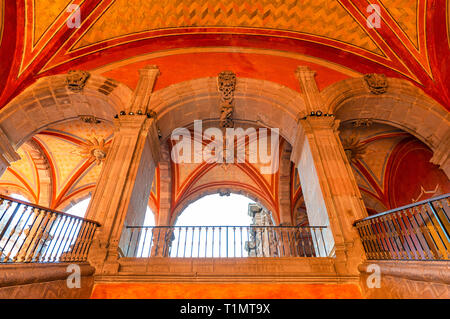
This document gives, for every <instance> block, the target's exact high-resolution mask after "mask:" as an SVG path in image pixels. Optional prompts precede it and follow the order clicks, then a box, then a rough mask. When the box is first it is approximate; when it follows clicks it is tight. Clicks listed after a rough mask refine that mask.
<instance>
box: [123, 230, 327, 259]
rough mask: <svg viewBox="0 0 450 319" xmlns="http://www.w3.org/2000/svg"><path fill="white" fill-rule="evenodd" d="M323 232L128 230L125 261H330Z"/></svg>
mask: <svg viewBox="0 0 450 319" xmlns="http://www.w3.org/2000/svg"><path fill="white" fill-rule="evenodd" d="M324 230H326V227H321V226H317V227H295V226H293V227H290V226H157V227H152V226H128V227H126V231H125V232H124V235H125V237H126V239H125V240H124V239H123V242H124V244H123V245H121V250H122V253H123V255H124V256H125V257H154V256H159V257H178V258H179V257H181V258H183V257H185V258H197V257H209V258H227V257H228V258H236V257H327V256H328V252H327V245H326V243H325V241H324V234H323V231H324ZM124 235H123V236H124Z"/></svg>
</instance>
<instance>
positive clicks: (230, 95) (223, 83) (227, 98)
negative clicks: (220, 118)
mask: <svg viewBox="0 0 450 319" xmlns="http://www.w3.org/2000/svg"><path fill="white" fill-rule="evenodd" d="M217 86H218V89H219V92H220V93H221V94H222V95H221V100H222V104H223V105H230V106H231V105H232V104H233V100H234V91H235V89H236V74H234V73H233V72H232V71H222V72H220V73H219V76H218V78H217Z"/></svg>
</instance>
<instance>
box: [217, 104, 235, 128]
mask: <svg viewBox="0 0 450 319" xmlns="http://www.w3.org/2000/svg"><path fill="white" fill-rule="evenodd" d="M220 125H221V126H222V127H225V128H226V127H234V122H233V107H232V106H229V107H226V106H222V109H221V110H220Z"/></svg>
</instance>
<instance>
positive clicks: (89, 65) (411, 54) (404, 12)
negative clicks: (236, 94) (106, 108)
mask: <svg viewBox="0 0 450 319" xmlns="http://www.w3.org/2000/svg"><path fill="white" fill-rule="evenodd" d="M0 2H1V3H2V6H0V8H2V9H1V16H2V17H4V16H5V17H8V19H3V18H2V21H3V24H2V28H1V34H2V38H1V47H0V55H1V56H2V57H3V58H2V59H1V61H0V66H1V68H0V107H3V106H4V105H6V104H7V102H8V101H10V100H11V99H12V98H13V97H14V96H16V95H17V94H19V93H20V92H21V91H22V90H23V89H24V88H25V87H27V86H29V85H30V84H31V83H33V82H34V81H35V80H36V79H37V78H39V77H42V76H46V75H51V74H57V73H65V72H67V71H68V70H70V69H85V70H90V71H92V72H98V73H100V74H104V75H107V76H110V77H113V78H115V79H117V80H119V81H123V82H125V83H126V84H127V85H129V86H130V87H133V86H134V85H135V83H136V77H137V74H138V73H137V69H138V68H139V67H141V66H142V65H143V64H148V63H151V64H157V65H159V66H160V67H161V69H162V72H161V76H160V78H159V80H158V83H157V86H156V89H161V88H163V87H165V86H167V85H170V84H173V83H177V82H179V81H184V80H186V79H191V78H193V77H200V76H215V75H217V72H218V70H224V69H232V70H234V71H235V72H236V73H237V74H238V76H245V77H254V78H261V79H266V80H271V81H274V82H278V83H280V84H283V85H286V86H288V87H291V88H293V89H295V90H299V87H298V85H297V83H296V82H295V78H294V76H293V72H294V70H295V68H296V66H297V65H299V64H310V65H311V66H313V67H314V68H315V69H316V70H317V71H318V81H319V86H320V87H321V88H323V87H326V86H327V85H329V84H331V83H332V82H334V81H338V80H341V79H343V78H346V77H351V76H359V75H360V74H364V73H385V74H387V75H388V76H392V77H401V78H406V79H408V80H410V81H412V82H413V83H414V84H415V85H417V86H419V87H421V88H423V89H424V90H425V92H427V93H428V94H429V95H431V96H432V97H434V98H435V99H436V100H437V101H439V102H440V103H441V104H443V105H444V106H446V107H447V108H450V93H449V87H448V85H447V82H448V79H449V78H450V77H449V72H450V71H449V68H448V67H447V65H449V64H450V63H449V62H450V61H449V60H450V54H449V53H450V52H449V40H448V39H449V37H448V34H449V32H448V23H447V22H448V17H447V15H448V10H447V9H448V8H447V6H448V3H447V2H448V1H445V0H370V1H369V0H333V1H331V0H278V1H255V0H229V1H227V2H223V1H218V0H209V1H206V0H183V1H180V0H178V1H176V0H165V1H162V0H135V1H128V0H72V1H69V0H17V1H5V0H0ZM370 3H371V4H376V5H379V6H380V10H381V12H380V13H381V17H382V21H381V28H379V29H376V28H375V29H372V28H369V27H368V25H367V23H366V19H367V17H368V16H369V15H370V13H368V12H367V6H368V5H369V4H370ZM72 4H77V5H79V6H80V12H81V25H80V28H69V27H68V25H67V23H66V22H67V19H68V18H69V16H70V14H71V13H70V12H68V11H67V8H68V6H69V5H72ZM11 57H12V58H11Z"/></svg>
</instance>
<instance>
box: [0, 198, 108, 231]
mask: <svg viewBox="0 0 450 319" xmlns="http://www.w3.org/2000/svg"><path fill="white" fill-rule="evenodd" d="M0 199H6V200H9V201H13V202H16V203H19V204H22V205H27V206H31V207H34V208H37V209H43V210H46V211H49V212H50V211H51V212H54V213H57V214H59V215H65V216H69V217H73V218H75V219H81V220H85V221H88V222H91V223H93V224H96V225H97V226H99V227H100V226H101V224H100V223H99V222H97V221H95V220H92V219H88V218H84V217H79V216H75V215H71V214H67V213H64V212H61V211H58V210H55V209H50V208H48V207H44V206H40V205H37V204H33V203H29V202H25V201H23V200H20V199H15V198H13V197H9V196H6V195H2V194H0Z"/></svg>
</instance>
